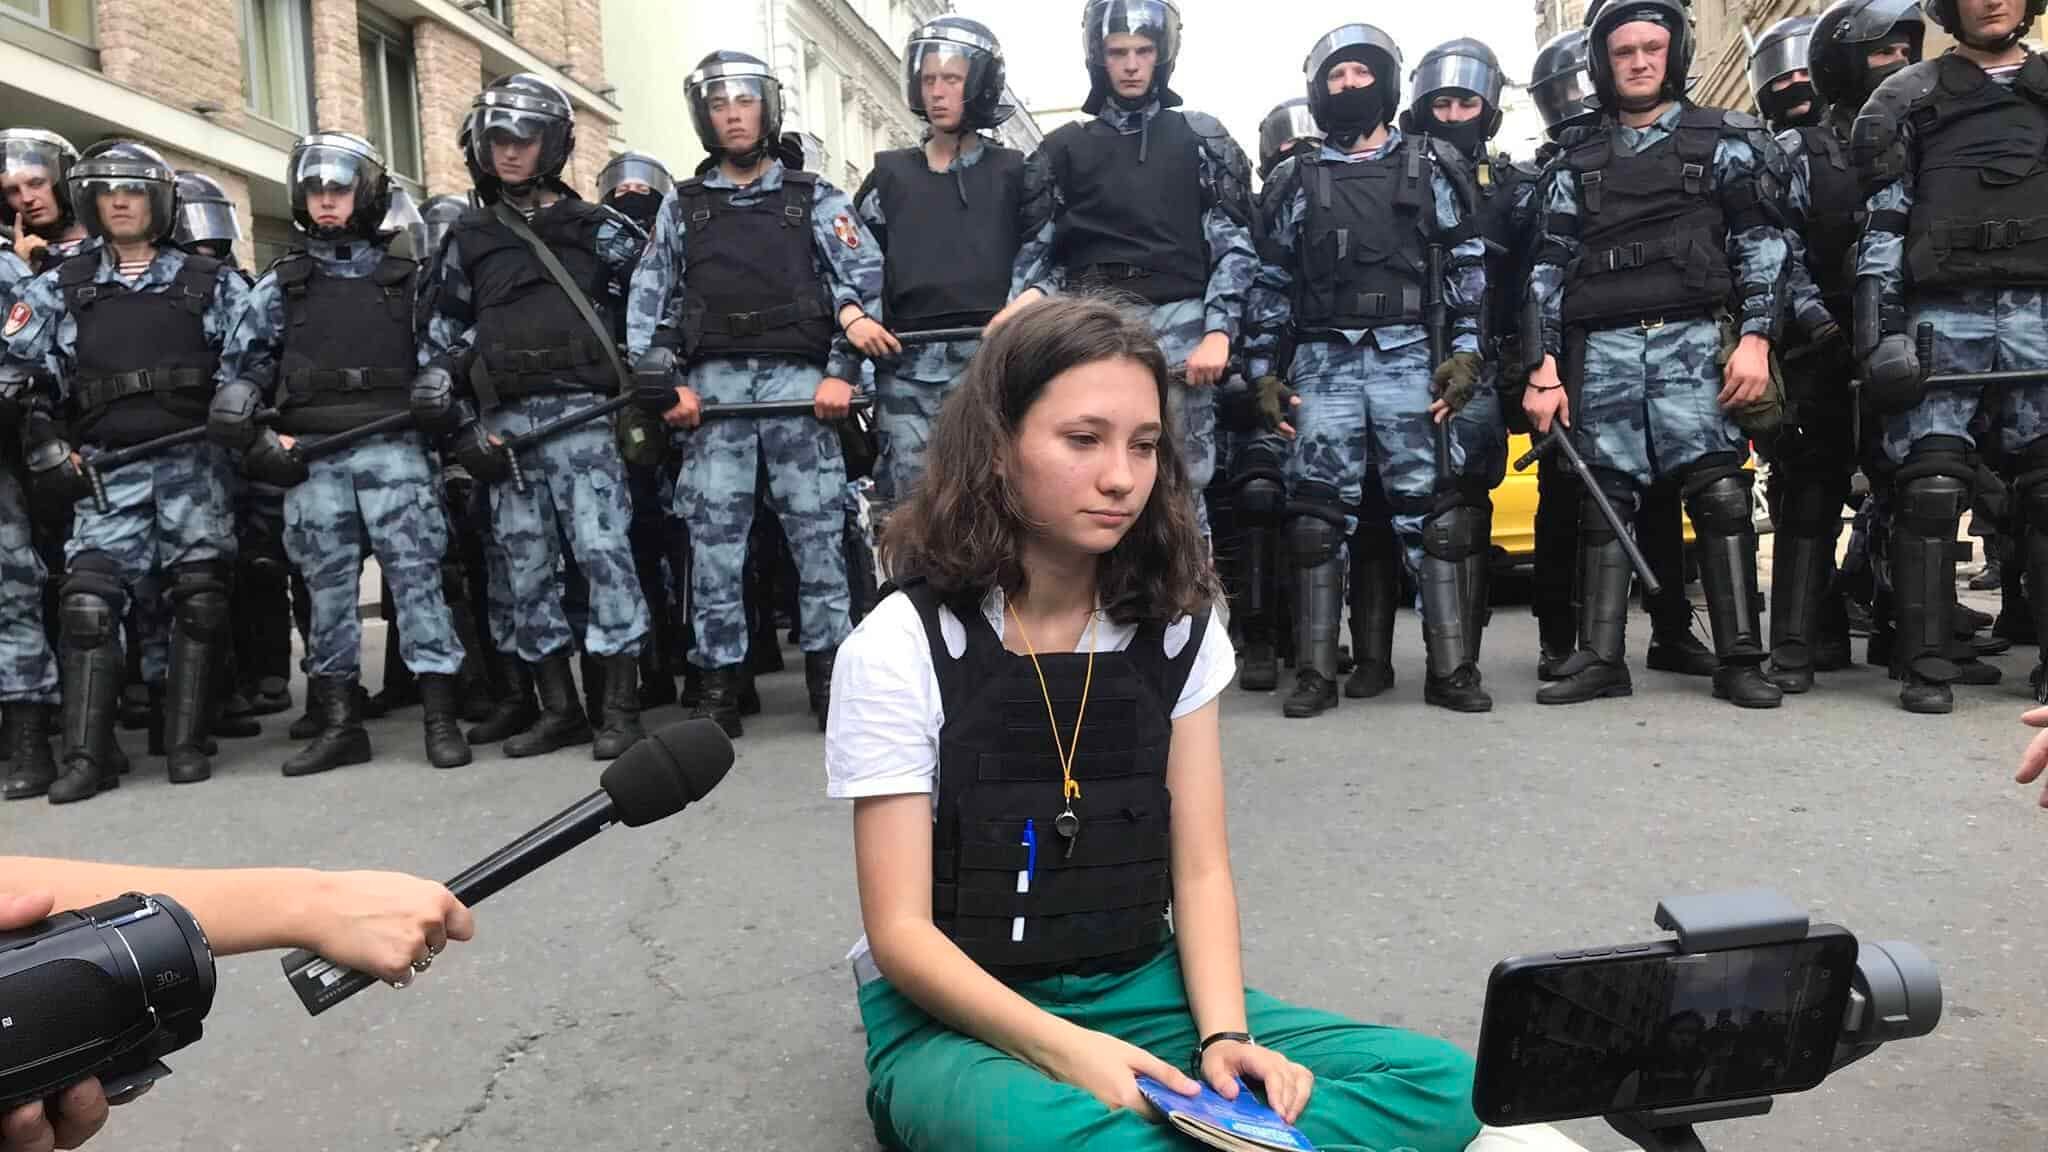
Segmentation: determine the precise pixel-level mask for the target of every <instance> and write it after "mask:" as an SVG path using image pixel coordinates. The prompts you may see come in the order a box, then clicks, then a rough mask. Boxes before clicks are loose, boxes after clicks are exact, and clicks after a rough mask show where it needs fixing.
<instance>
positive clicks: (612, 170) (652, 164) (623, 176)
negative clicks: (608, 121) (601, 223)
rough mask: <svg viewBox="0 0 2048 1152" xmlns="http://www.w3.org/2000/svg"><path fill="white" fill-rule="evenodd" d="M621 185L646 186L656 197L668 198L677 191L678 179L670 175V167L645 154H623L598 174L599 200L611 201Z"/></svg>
mask: <svg viewBox="0 0 2048 1152" xmlns="http://www.w3.org/2000/svg"><path fill="white" fill-rule="evenodd" d="M621 184H645V185H647V187H648V189H649V190H650V191H652V192H653V193H654V194H655V195H656V196H666V195H668V194H669V193H670V192H671V191H673V190H674V189H675V186H676V178H675V177H674V176H671V175H669V171H668V165H666V164H663V163H662V162H661V161H659V160H656V159H655V158H654V157H652V156H649V155H648V154H647V153H645V152H621V153H619V154H618V155H617V156H614V157H612V160H611V163H609V164H606V165H605V166H604V171H602V172H599V173H598V174H597V198H598V199H599V200H610V199H611V198H612V193H613V192H616V191H618V189H619V185H621Z"/></svg>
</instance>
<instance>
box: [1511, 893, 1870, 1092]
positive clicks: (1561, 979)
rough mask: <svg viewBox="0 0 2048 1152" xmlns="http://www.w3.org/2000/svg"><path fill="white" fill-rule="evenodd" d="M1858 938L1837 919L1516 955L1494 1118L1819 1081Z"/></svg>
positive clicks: (1788, 1088) (1790, 1088)
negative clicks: (1756, 934) (1748, 933)
mask: <svg viewBox="0 0 2048 1152" xmlns="http://www.w3.org/2000/svg"><path fill="white" fill-rule="evenodd" d="M1856 950H1857V947H1856V938H1855V937H1854V936H1852V935H1850V934H1848V933H1847V932H1845V931H1842V930H1840V929H1832V930H1826V931H1822V932H1818V933H1816V934H1815V935H1811V936H1809V937H1808V938H1807V939H1805V940H1802V941H1795V942H1792V943H1786V944H1771V945H1764V946H1760V947H1756V948H1742V949H1733V950H1729V951H1724V952H1702V953H1689V954H1673V949H1672V946H1670V945H1653V946H1650V950H1648V954H1644V955H1611V956H1610V955H1602V956H1600V957H1599V958H1573V959H1555V960H1545V961H1536V962H1534V963H1530V964H1527V965H1522V964H1518V963H1516V962H1513V961H1510V962H1508V963H1507V964H1504V965H1503V966H1502V970H1500V971H1498V972H1496V974H1495V977H1494V980H1493V982H1492V984H1491V985H1490V986H1489V988H1488V991H1487V998H1486V1017H1485V1024H1484V1028H1483V1030H1482V1033H1481V1036H1480V1052H1479V1070H1478V1075H1477V1077H1476V1080H1475V1084H1474V1102H1475V1106H1476V1108H1477V1110H1478V1113H1479V1116H1480V1119H1482V1120H1484V1121H1486V1122H1488V1123H1492V1124H1522V1123H1536V1122H1539V1121H1544V1120H1563V1119H1570V1118H1572V1117H1578V1116H1600V1115H1605V1114H1607V1113H1612V1112H1630V1111H1636V1110H1640V1109H1644V1108H1659V1107H1669V1106H1672V1105H1677V1104H1688V1103H1701V1102H1708V1101H1714V1100H1729V1099H1736V1098H1740V1097H1744V1096H1758V1095H1766V1094H1771V1093H1779V1092H1796V1091H1801V1090H1804V1089H1807V1088H1811V1087H1813V1086H1815V1085H1817V1084H1819V1083H1820V1082H1821V1080H1822V1079H1824V1078H1825V1077H1826V1076H1827V1074H1828V1071H1829V1069H1830V1067H1831V1065H1832V1063H1833V1059H1834V1053H1835V1042H1836V1040H1837V1038H1838V1037H1839V1035H1840V1033H1841V1027H1842V1019H1843V1015H1844V1013H1845V1012H1846V1010H1847V1008H1848V1000H1849V990H1850V986H1851V984H1852V983H1853V981H1854V977H1855V972H1856ZM1596 951H1602V952H1604V951H1605V950H1596ZM1631 951H1638V952H1641V951H1644V949H1643V947H1642V946H1636V947H1635V948H1634V949H1631Z"/></svg>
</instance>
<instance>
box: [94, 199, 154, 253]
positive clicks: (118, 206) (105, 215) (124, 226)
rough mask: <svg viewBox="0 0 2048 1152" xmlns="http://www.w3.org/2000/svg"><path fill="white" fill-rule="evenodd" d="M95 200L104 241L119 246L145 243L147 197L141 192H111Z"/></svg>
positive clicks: (148, 223)
mask: <svg viewBox="0 0 2048 1152" xmlns="http://www.w3.org/2000/svg"><path fill="white" fill-rule="evenodd" d="M95 195H96V196H98V198H99V199H98V205H97V206H98V208H99V213H100V227H101V228H102V229H104V230H105V231H106V234H107V238H108V239H110V240H113V241H116V242H118V243H122V244H132V243H134V242H135V241H137V240H145V239H148V237H149V233H150V225H151V221H150V215H149V197H148V195H146V194H145V193H144V192H143V190H142V189H140V188H112V189H108V190H106V191H103V192H98V193H95Z"/></svg>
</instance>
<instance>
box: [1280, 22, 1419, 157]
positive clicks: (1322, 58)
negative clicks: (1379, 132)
mask: <svg viewBox="0 0 2048 1152" xmlns="http://www.w3.org/2000/svg"><path fill="white" fill-rule="evenodd" d="M1346 60H1356V61H1358V62H1359V63H1361V64H1364V65H1365V66H1366V67H1367V68H1370V69H1372V81H1373V82H1372V87H1370V88H1365V89H1353V90H1352V91H1351V92H1350V93H1349V94H1333V93H1332V92H1331V91H1330V87H1329V80H1328V78H1329V74H1330V69H1331V67H1332V66H1334V65H1336V64H1339V63H1342V62H1344V61H1346ZM1301 71H1302V76H1303V78H1304V80H1305V81H1306V83H1307V87H1308V108H1309V112H1310V113H1312V114H1313V115H1314V116H1315V119H1316V123H1317V124H1319V125H1321V126H1322V129H1323V131H1324V132H1327V133H1329V135H1330V136H1331V138H1333V139H1336V140H1338V141H1339V142H1340V143H1341V142H1344V141H1346V140H1355V139H1357V138H1358V137H1360V136H1367V135H1370V134H1371V133H1372V131H1373V130H1374V129H1375V128H1378V127H1379V126H1380V125H1382V124H1391V123H1393V122H1394V115H1395V113H1396V112H1398V111H1399V110H1400V107H1401V49H1400V46H1399V45H1397V44H1395V43H1394V40H1393V37H1391V36H1388V35H1387V34H1386V33H1385V32H1382V31H1380V30H1379V29H1378V28H1375V27H1373V26H1372V25H1370V24H1344V25H1340V26H1339V27H1336V28H1333V29H1331V30H1330V31H1328V32H1325V33H1324V34H1323V36H1322V38H1321V39H1319V40H1317V41H1316V42H1315V46H1314V47H1312V48H1310V49H1309V50H1308V59H1307V60H1305V61H1303V62H1302V67H1301ZM1361 93H1370V94H1372V95H1371V96H1370V97H1365V96H1361V95H1360V94H1361Z"/></svg>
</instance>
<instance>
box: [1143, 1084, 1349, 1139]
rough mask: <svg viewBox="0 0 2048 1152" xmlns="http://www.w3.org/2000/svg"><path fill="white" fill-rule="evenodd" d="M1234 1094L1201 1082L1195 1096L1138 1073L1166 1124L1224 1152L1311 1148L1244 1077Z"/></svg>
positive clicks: (1144, 1089)
mask: <svg viewBox="0 0 2048 1152" xmlns="http://www.w3.org/2000/svg"><path fill="white" fill-rule="evenodd" d="M1237 1086H1238V1088H1239V1092H1238V1094H1237V1099H1235V1100H1225V1099H1224V1098H1223V1097H1221V1096H1218V1095H1217V1094H1216V1090H1215V1089H1214V1088H1211V1087H1209V1086H1208V1085H1207V1084H1204V1085H1202V1094H1201V1095H1199V1096H1183V1095H1181V1094H1180V1093H1178V1092H1175V1091H1174V1090H1173V1089H1171V1088H1168V1087H1167V1086H1166V1085H1164V1084H1161V1083H1159V1082H1158V1081H1157V1080H1153V1079H1152V1078H1150V1077H1147V1076H1140V1077H1138V1091H1140V1092H1143V1093H1144V1094H1145V1099H1147V1100H1150V1101H1151V1102H1152V1106H1153V1107H1155V1108H1157V1109H1159V1110H1160V1111H1161V1112H1163V1113H1165V1114H1166V1120H1167V1123H1169V1124H1172V1125H1173V1126H1174V1127H1175V1128H1178V1129H1180V1130H1181V1131H1182V1132H1185V1133H1187V1134H1188V1135H1190V1136H1193V1137H1194V1138H1195V1139H1197V1140H1200V1141H1201V1142H1202V1143H1204V1144H1207V1145H1209V1146H1210V1147H1212V1148H1222V1149H1224V1150H1225V1152H1315V1145H1313V1144H1311V1143H1309V1142H1308V1137H1306V1136H1303V1135H1302V1134H1301V1132H1300V1131H1299V1130H1297V1129H1296V1128H1295V1127H1294V1125H1292V1124H1289V1123H1288V1122H1287V1121H1285V1120H1282V1119H1281V1118H1280V1114H1279V1113H1278V1112H1275V1111H1273V1110H1272V1109H1271V1108H1268V1107H1266V1106H1265V1105H1264V1104H1261V1103H1259V1100H1258V1098H1257V1097H1256V1096H1253V1095H1252V1093H1251V1089H1249V1088H1246V1087H1245V1086H1244V1081H1242V1080H1240V1081H1238V1082H1237Z"/></svg>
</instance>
